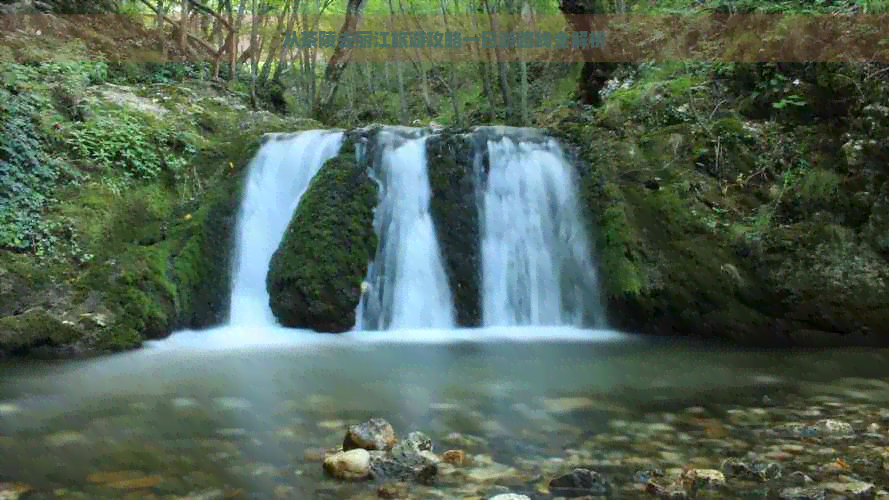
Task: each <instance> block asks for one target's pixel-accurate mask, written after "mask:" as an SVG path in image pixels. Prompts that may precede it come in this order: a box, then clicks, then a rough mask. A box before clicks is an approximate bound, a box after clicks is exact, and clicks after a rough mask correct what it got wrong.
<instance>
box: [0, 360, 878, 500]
mask: <svg viewBox="0 0 889 500" xmlns="http://www.w3.org/2000/svg"><path fill="white" fill-rule="evenodd" d="M729 399H731V395H729ZM887 401H889V380H886V379H859V378H854V379H853V378H846V379H841V380H838V381H835V382H833V383H830V384H804V385H801V386H799V387H797V388H796V389H794V390H792V391H788V390H783V389H776V390H772V391H769V392H768V394H764V395H762V394H756V395H746V396H745V395H741V394H740V393H739V394H738V397H737V398H735V400H734V401H732V402H730V403H724V402H714V401H713V400H712V399H711V398H706V397H704V398H693V399H690V400H687V401H676V400H672V401H662V402H656V403H655V402H650V403H647V404H644V405H640V404H633V405H629V404H621V403H620V402H619V401H604V400H601V399H599V398H595V399H594V398H589V397H585V396H584V395H582V394H574V395H565V394H563V395H553V396H552V397H547V398H543V397H541V398H535V399H533V400H524V401H521V402H518V401H513V402H510V401H506V400H503V401H486V400H480V399H476V400H472V399H471V398H470V399H468V400H466V401H463V402H460V403H457V402H448V401H446V402H438V403H434V404H433V405H431V407H430V409H429V411H428V412H424V413H422V414H423V415H424V417H422V418H415V417H412V416H409V415H403V414H402V415H362V414H361V412H345V413H344V412H343V411H342V410H341V408H342V406H341V405H338V404H337V402H336V401H334V400H333V399H331V398H329V397H325V396H320V395H307V397H306V400H305V401H285V402H280V403H278V404H277V405H276V406H275V408H273V409H272V410H271V411H270V412H268V415H265V414H263V415H260V414H259V413H260V412H259V411H258V408H257V407H256V406H254V404H253V403H251V402H250V401H248V400H245V399H236V398H218V399H216V400H213V401H211V402H199V401H197V400H190V399H187V398H178V399H173V400H163V401H159V400H153V401H150V400H144V401H132V402H130V403H129V406H128V407H127V410H126V411H116V412H111V413H113V414H105V415H100V416H93V417H92V418H91V420H89V421H85V422H82V423H76V424H74V425H71V426H70V428H68V429H61V428H60V425H59V424H53V425H51V426H44V427H42V428H41V427H40V426H36V427H35V428H32V429H30V430H28V431H24V430H21V431H18V432H15V433H9V432H7V433H6V434H5V435H3V436H2V437H0V445H2V449H3V451H2V455H3V461H2V474H3V477H2V479H3V480H4V481H6V482H5V483H2V485H0V488H2V490H0V491H2V494H0V498H4V499H33V500H36V499H50V498H77V499H80V498H91V499H92V498H96V499H101V498H133V499H135V498H140V499H164V500H172V499H180V500H184V499H190V500H199V499H200V500H214V499H290V498H294V499H301V498H312V499H319V500H324V499H330V500H333V499H368V500H369V499H373V498H405V499H435V500H439V499H441V500H444V499H479V500H482V499H496V500H525V499H532V500H542V499H550V498H577V497H584V498H594V499H598V498H614V499H618V498H620V499H636V498H638V499H655V498H664V499H667V498H669V499H682V498H689V499H694V498H708V499H726V500H735V499H737V500H741V499H754V498H762V499H769V500H771V499H779V500H809V499H813V500H814V499H824V500H839V499H868V498H883V499H889V491H887V490H889V433H887V429H889V408H887V407H886V402H887ZM418 414H421V413H418ZM0 416H2V419H4V420H5V421H6V422H12V421H13V420H12V419H23V418H27V414H26V410H25V409H23V407H22V406H21V405H20V404H17V403H6V404H3V405H0ZM167 419H176V421H177V422H178V423H179V424H188V425H189V427H188V428H189V429H192V430H191V431H189V432H184V431H182V430H181V428H177V429H178V430H171V429H172V428H168V430H165V429H164V422H165V421H167V422H168V421H169V420H167ZM72 422H73V421H72ZM236 422H240V423H241V424H242V426H241V427H232V426H231V425H232V423H236ZM226 425H227V426H228V427H225V426H226Z"/></svg>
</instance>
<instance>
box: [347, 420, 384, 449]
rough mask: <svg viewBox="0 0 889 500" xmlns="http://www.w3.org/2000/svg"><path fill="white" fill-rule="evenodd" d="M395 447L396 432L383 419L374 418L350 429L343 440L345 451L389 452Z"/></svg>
mask: <svg viewBox="0 0 889 500" xmlns="http://www.w3.org/2000/svg"><path fill="white" fill-rule="evenodd" d="M394 445H395V430H394V429H392V424H390V423H389V422H387V421H386V420H384V419H382V418H372V419H370V420H368V421H367V422H364V423H361V424H357V425H353V426H351V427H349V431H348V432H346V438H345V439H344V440H343V450H347V451H348V450H351V449H354V448H364V449H365V450H388V449H390V448H392V446H394Z"/></svg>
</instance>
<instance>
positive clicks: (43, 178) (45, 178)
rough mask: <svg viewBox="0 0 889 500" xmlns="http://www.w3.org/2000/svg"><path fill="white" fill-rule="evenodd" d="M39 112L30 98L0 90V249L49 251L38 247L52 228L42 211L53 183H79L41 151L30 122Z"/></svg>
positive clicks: (73, 175) (35, 131) (54, 160)
mask: <svg viewBox="0 0 889 500" xmlns="http://www.w3.org/2000/svg"><path fill="white" fill-rule="evenodd" d="M38 107H39V102H38V100H36V99H35V98H34V97H32V96H30V95H28V94H12V93H11V92H9V91H8V90H6V89H0V248H10V249H13V250H18V251H22V250H28V249H31V250H37V249H38V247H40V250H41V251H43V250H48V249H47V248H43V246H41V245H42V244H43V243H46V242H48V241H50V240H51V238H50V234H51V233H52V229H53V228H51V227H49V225H47V224H46V222H45V221H43V219H42V218H41V212H42V210H43V208H44V207H45V206H46V204H47V203H48V202H49V201H51V195H50V193H51V192H52V187H53V186H54V185H55V183H56V182H58V181H60V180H63V177H65V176H67V177H69V178H70V179H71V180H74V181H76V180H77V178H78V175H77V173H76V172H73V171H71V170H69V169H67V167H66V165H65V164H64V163H62V162H61V161H59V160H57V159H55V158H53V157H51V156H50V155H49V154H47V152H46V150H45V149H44V145H43V143H42V141H41V135H40V133H39V130H38V127H37V126H36V124H35V123H34V120H33V114H34V113H35V112H36V111H37V110H38ZM44 246H45V245H44Z"/></svg>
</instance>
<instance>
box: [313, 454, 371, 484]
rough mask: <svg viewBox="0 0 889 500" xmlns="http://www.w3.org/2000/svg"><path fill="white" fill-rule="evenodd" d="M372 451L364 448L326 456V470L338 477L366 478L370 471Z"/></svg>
mask: <svg viewBox="0 0 889 500" xmlns="http://www.w3.org/2000/svg"><path fill="white" fill-rule="evenodd" d="M370 464H371V457H370V453H369V452H368V451H367V450H365V449H362V448H355V449H354V450H349V451H340V452H337V453H334V454H333V455H329V456H327V457H324V471H325V472H327V473H328V474H330V475H331V476H333V477H335V478H337V479H345V480H354V479H365V478H367V477H368V474H369V473H370Z"/></svg>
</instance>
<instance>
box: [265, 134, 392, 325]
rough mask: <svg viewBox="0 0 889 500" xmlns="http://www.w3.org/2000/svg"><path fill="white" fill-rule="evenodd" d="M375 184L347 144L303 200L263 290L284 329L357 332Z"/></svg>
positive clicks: (372, 248) (371, 242)
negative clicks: (286, 327)
mask: <svg viewBox="0 0 889 500" xmlns="http://www.w3.org/2000/svg"><path fill="white" fill-rule="evenodd" d="M376 205H377V185H376V183H375V182H374V181H373V179H371V178H370V176H369V175H368V174H367V170H366V169H364V168H359V166H358V165H356V160H355V149H354V144H353V143H352V142H351V141H346V142H345V144H344V145H343V148H342V150H341V151H340V153H339V154H338V155H337V156H336V157H334V158H332V159H331V160H329V161H327V162H326V163H325V164H324V165H323V166H322V167H321V169H320V170H319V171H318V173H317V174H316V176H315V177H314V179H312V182H311V183H310V184H309V188H308V189H307V190H306V192H305V193H304V194H303V196H302V199H301V200H300V203H299V206H298V207H297V209H296V212H295V213H294V215H293V218H292V219H291V221H290V225H289V226H288V228H287V231H286V232H285V234H284V237H283V239H282V241H281V244H280V246H279V247H278V249H277V250H276V251H275V253H274V255H273V256H272V259H271V262H270V264H269V273H268V276H267V279H266V284H267V288H268V292H269V297H270V305H271V308H272V312H273V313H274V314H275V317H276V318H277V319H278V321H279V322H280V323H281V324H282V325H284V326H290V327H299V328H309V329H313V330H316V331H320V332H330V333H340V332H344V331H347V330H349V329H351V328H352V327H353V326H354V325H355V308H356V307H357V306H358V302H359V299H360V296H361V281H362V280H363V279H364V276H365V275H366V273H367V266H368V263H369V262H370V261H371V260H372V259H373V256H374V255H375V254H376V248H377V235H376V233H375V231H374V224H373V220H374V208H375V207H376Z"/></svg>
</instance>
